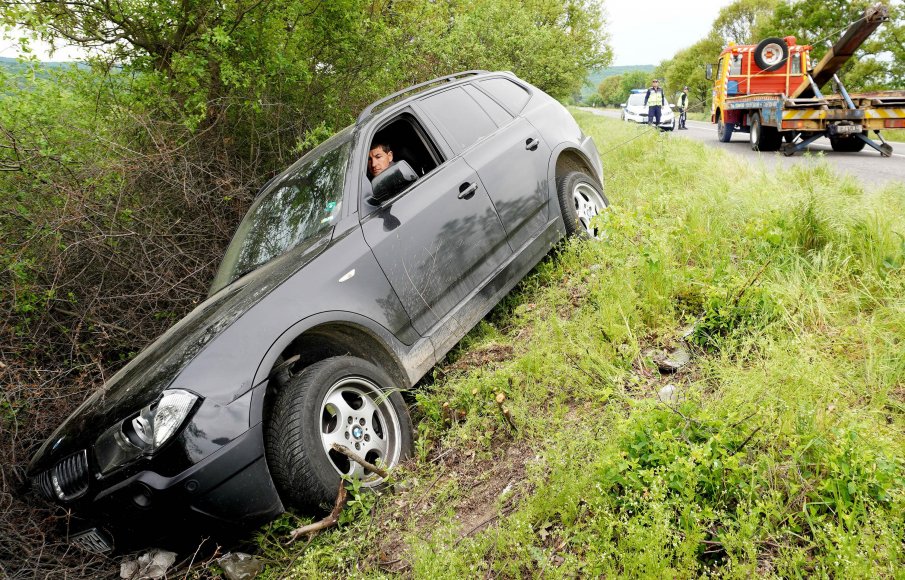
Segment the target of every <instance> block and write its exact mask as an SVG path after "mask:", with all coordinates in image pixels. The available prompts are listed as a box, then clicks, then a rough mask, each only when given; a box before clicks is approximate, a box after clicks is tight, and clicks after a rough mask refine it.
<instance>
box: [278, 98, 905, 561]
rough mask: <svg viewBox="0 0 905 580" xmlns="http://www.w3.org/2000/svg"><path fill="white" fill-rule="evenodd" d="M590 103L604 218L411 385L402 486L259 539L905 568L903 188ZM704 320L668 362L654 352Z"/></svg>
mask: <svg viewBox="0 0 905 580" xmlns="http://www.w3.org/2000/svg"><path fill="white" fill-rule="evenodd" d="M576 117H577V118H578V119H579V121H580V123H581V124H582V125H583V127H584V129H585V131H586V132H587V133H589V134H591V135H592V136H593V137H594V139H595V141H596V142H597V144H598V147H599V149H600V151H601V152H602V154H603V160H604V165H605V168H606V178H607V184H606V191H607V195H608V196H609V198H610V200H611V202H612V203H613V206H612V211H611V212H609V214H608V215H607V216H606V219H605V220H604V221H603V224H602V225H603V227H604V228H605V236H604V239H603V240H601V241H593V242H584V243H571V244H569V245H568V246H567V247H566V248H564V249H563V251H562V252H560V253H559V254H558V255H557V256H556V257H553V258H551V259H548V260H546V261H544V262H543V263H542V264H541V265H539V266H538V268H537V269H536V270H535V271H534V272H533V273H532V274H531V275H529V276H528V277H527V278H526V279H525V281H524V282H523V283H522V284H521V286H520V287H519V288H518V290H517V291H516V292H515V293H513V294H512V295H510V297H509V298H507V299H506V300H505V301H504V303H502V304H501V305H500V306H498V307H497V308H496V310H494V312H493V313H492V314H491V315H490V316H489V317H488V318H487V319H486V320H485V321H483V322H482V323H481V324H480V325H479V326H478V327H477V328H476V329H475V330H473V331H472V332H471V333H470V334H469V335H468V337H467V338H466V339H465V340H464V341H463V342H462V343H461V345H460V346H459V348H458V349H457V350H456V351H455V352H454V353H453V354H452V355H451V356H450V357H449V359H448V360H447V361H446V363H445V364H444V365H443V366H441V367H439V368H440V370H438V371H437V372H436V373H435V374H436V377H437V378H436V380H435V381H434V383H433V384H432V385H429V386H426V387H425V388H423V389H422V390H420V391H419V392H418V393H417V394H416V395H415V398H416V402H415V404H414V406H413V414H414V416H415V420H416V424H417V426H418V431H419V437H418V444H417V458H416V461H414V462H413V463H412V464H411V465H410V466H409V467H408V468H407V469H406V470H404V472H402V471H400V472H399V473H398V474H397V477H398V480H399V485H398V486H397V491H396V493H395V494H393V495H384V496H382V497H380V498H379V499H375V498H374V497H373V496H370V495H357V496H356V499H355V500H354V501H353V503H352V504H351V505H350V506H349V507H347V508H346V511H345V514H344V520H345V523H344V524H343V525H341V527H340V528H338V529H335V530H332V531H329V532H326V533H324V534H322V535H320V536H318V537H315V538H314V539H313V541H312V542H311V543H310V544H308V545H307V546H306V545H304V542H299V543H298V544H296V545H293V546H290V547H288V548H287V547H284V546H281V545H280V544H279V543H278V542H280V541H282V540H284V539H285V534H286V532H287V530H288V529H290V527H292V526H294V525H296V524H297V523H298V522H296V521H292V520H291V518H288V517H287V518H285V519H284V520H282V521H281V522H279V523H278V524H276V525H274V526H272V527H271V528H270V529H269V530H268V532H267V533H265V534H263V535H262V537H261V538H260V543H261V545H262V546H264V547H265V553H266V555H267V556H269V557H271V558H273V560H272V561H271V562H270V564H269V566H268V572H267V574H269V577H273V578H276V577H283V576H286V575H295V576H298V577H309V576H316V575H322V576H324V577H327V576H329V577H337V576H340V575H345V574H354V575H364V576H380V575H383V574H387V573H393V572H402V573H404V574H405V575H411V576H415V577H431V578H475V577H481V576H485V575H488V576H490V575H492V576H494V577H497V576H501V577H525V576H541V575H544V576H552V577H575V576H580V577H587V576H597V575H603V576H606V577H609V576H613V575H625V576H637V577H670V578H691V577H698V576H700V575H703V574H706V573H716V574H719V575H725V576H729V577H738V578H747V577H751V576H752V575H762V576H782V577H801V576H811V575H814V576H818V577H825V576H835V577H839V578H859V577H860V578H878V577H880V578H882V577H896V576H897V575H900V574H901V571H902V569H903V565H905V562H903V554H902V551H903V545H902V538H903V537H905V491H903V487H905V486H903V483H905V432H903V428H905V414H903V411H905V354H903V353H905V349H903V340H905V239H903V237H902V235H903V233H905V219H903V217H902V216H905V186H897V187H889V188H887V189H885V190H883V191H870V192H866V191H864V190H862V188H861V186H860V185H859V184H858V183H856V182H855V181H853V180H852V179H850V178H840V177H837V176H835V175H833V173H832V171H831V169H830V168H829V166H827V165H825V164H823V163H821V162H818V164H817V167H816V168H811V169H808V168H803V167H801V166H795V167H792V168H791V169H790V170H789V171H785V172H781V173H780V174H778V175H765V174H763V173H760V172H759V171H758V170H756V169H754V168H751V167H749V166H747V165H745V164H741V163H739V162H738V161H737V160H735V159H733V158H731V157H730V156H729V155H728V154H726V153H725V152H722V151H719V150H714V149H712V148H707V147H705V146H704V145H702V144H699V143H696V142H692V141H686V140H682V141H681V142H680V141H677V140H676V139H675V138H673V137H672V136H670V135H660V136H657V135H655V134H650V133H649V134H644V135H642V136H641V137H639V138H637V139H635V140H633V141H630V142H629V143H627V144H625V146H623V147H619V148H615V147H616V146H617V145H618V144H619V143H622V142H624V141H627V140H629V139H631V138H632V137H634V136H637V135H639V134H640V133H641V131H642V129H641V128H639V127H635V126H632V125H626V124H623V123H620V122H619V121H617V120H611V119H606V118H601V117H594V116H591V115H587V114H584V113H581V112H576ZM692 323H695V326H694V332H693V333H692V334H691V335H690V336H689V338H688V340H689V342H690V344H691V348H692V352H693V357H692V361H691V363H690V364H689V365H688V366H687V367H685V368H683V369H682V370H680V371H679V372H678V373H677V374H675V375H662V374H661V373H660V372H658V370H657V367H656V365H655V364H653V362H652V360H651V358H652V353H651V351H650V349H660V348H667V347H671V346H675V345H677V344H679V343H680V341H681V339H680V338H679V335H680V330H681V329H682V328H684V327H687V326H688V325H690V324H692ZM667 383H672V384H674V385H677V386H678V389H679V393H680V398H679V401H678V402H677V403H675V404H673V405H668V404H665V403H663V402H659V401H658V399H657V392H658V391H659V389H661V388H662V387H664V385H666V384H667ZM500 392H503V393H505V394H506V396H507V400H506V403H505V405H506V406H507V407H508V408H509V409H511V414H512V417H513V421H514V423H515V425H516V427H517V431H515V430H513V429H511V428H510V427H509V426H507V423H506V421H505V419H504V417H503V416H502V414H501V413H500V410H499V408H498V407H497V404H496V402H495V400H494V397H495V396H496V394H497V393H500ZM444 403H449V405H450V407H451V408H452V409H455V410H457V411H458V410H461V411H462V412H464V418H462V419H457V420H456V421H455V422H450V421H447V420H445V416H446V415H448V413H445V412H444V409H443V405H444Z"/></svg>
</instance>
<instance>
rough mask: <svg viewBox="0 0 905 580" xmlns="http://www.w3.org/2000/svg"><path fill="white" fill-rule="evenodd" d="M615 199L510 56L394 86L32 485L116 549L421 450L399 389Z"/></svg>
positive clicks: (245, 226) (185, 530)
mask: <svg viewBox="0 0 905 580" xmlns="http://www.w3.org/2000/svg"><path fill="white" fill-rule="evenodd" d="M378 157H382V159H383V165H384V167H380V168H379V169H381V171H378V167H377V165H378V164H377V163H376V162H375V161H374V159H375V158H378ZM387 158H389V159H387ZM606 207H607V200H606V197H605V196H604V193H603V174H602V167H601V161H600V157H599V155H598V152H597V149H596V146H595V144H594V142H593V140H592V139H591V138H590V137H589V136H587V135H585V134H583V132H582V131H581V129H580V128H579V126H578V124H577V123H576V122H575V120H574V119H573V118H572V116H571V114H570V113H569V112H568V111H567V110H566V109H565V108H564V107H563V106H562V105H561V104H560V103H559V102H557V101H556V100H555V99H553V98H551V97H550V96H549V95H547V94H546V93H544V92H543V91H541V90H540V89H538V88H536V87H534V86H532V85H530V84H529V83H527V82H525V81H523V80H521V79H519V78H517V77H516V76H514V75H512V74H511V73H505V72H487V71H467V72H463V73H459V74H455V75H450V76H447V77H443V78H439V79H434V80H432V81H428V82H426V83H422V84H419V85H415V86H413V87H409V88H408V89H405V90H403V91H400V92H398V93H395V94H393V95H389V96H388V97H386V98H384V99H381V100H380V101H377V102H375V103H373V104H371V105H370V106H368V107H367V108H366V109H365V110H364V111H363V112H362V113H361V115H360V116H359V117H358V119H357V121H356V122H355V124H353V125H351V126H349V127H347V128H345V129H343V130H342V131H339V132H338V133H337V134H335V135H334V136H332V137H331V138H329V139H328V140H326V141H325V142H324V143H322V144H320V145H319V146H318V147H316V148H315V149H313V150H312V151H310V152H309V153H307V154H306V155H305V156H304V157H302V158H301V159H299V160H298V161H297V162H296V163H295V164H293V165H292V166H291V167H289V168H288V169H286V170H285V171H283V172H282V173H280V174H279V175H277V176H276V177H275V178H274V179H272V180H271V181H270V182H269V183H268V184H267V185H265V186H264V187H263V189H262V190H261V191H260V192H259V194H258V195H257V197H256V199H255V200H254V202H253V203H252V205H251V207H250V208H249V210H248V213H247V214H246V216H245V217H244V219H243V221H242V222H241V223H240V225H239V226H238V229H237V231H236V233H235V236H234V238H233V239H232V241H231V243H230V245H229V247H228V249H227V251H226V254H225V257H224V258H223V261H222V264H221V266H220V268H219V271H218V272H217V274H216V277H215V279H214V281H213V284H212V286H211V288H210V293H209V296H208V298H207V299H206V300H205V301H204V302H203V303H202V304H200V305H199V306H198V307H197V308H195V309H194V310H193V311H192V312H191V313H190V314H188V315H187V316H186V317H185V318H184V319H182V320H181V321H179V322H178V323H177V324H176V325H174V326H173V327H172V328H170V329H169V330H168V331H167V332H166V333H164V334H163V335H162V336H160V337H159V338H158V339H157V340H156V341H154V342H153V343H152V344H150V345H149V346H147V347H146V348H145V349H144V350H143V351H142V352H141V353H139V354H138V355H137V356H136V357H135V358H134V359H133V360H132V361H131V362H129V364H127V365H126V366H125V367H124V368H122V369H121V370H120V371H119V372H117V373H116V374H115V375H114V376H113V377H111V378H110V379H109V380H108V381H107V382H106V384H104V385H103V386H102V387H101V388H99V389H98V390H97V391H96V392H95V393H93V394H92V395H91V396H90V397H89V398H88V399H87V400H86V401H85V402H84V403H83V404H82V405H81V406H79V407H78V408H77V409H76V410H75V411H74V412H73V413H72V414H71V416H70V417H69V418H68V419H66V420H65V422H63V423H62V424H61V425H60V426H59V428H58V429H56V431H55V432H54V433H53V434H52V435H51V436H50V437H49V438H48V439H47V440H46V442H44V443H43V445H42V446H41V447H40V449H39V450H38V451H37V452H36V453H35V455H34V456H33V459H32V461H31V463H30V465H29V469H28V473H29V476H30V481H31V482H32V486H33V489H34V490H36V492H37V493H38V494H39V495H40V496H43V497H44V498H46V499H47V500H50V501H52V502H55V503H57V504H59V505H61V506H64V507H65V508H66V509H67V510H69V511H70V512H71V513H72V514H73V520H72V522H71V526H70V528H69V530H68V534H69V540H70V541H71V542H72V543H74V544H76V545H78V546H80V547H82V548H85V549H87V550H91V551H97V552H107V551H111V550H124V549H128V548H134V547H141V546H147V545H151V544H154V543H156V545H172V544H174V543H175V542H177V541H178V540H179V539H180V538H182V537H185V538H187V539H189V540H190V539H192V538H195V539H197V538H198V537H199V535H200V534H206V533H214V534H223V533H224V531H226V530H248V529H250V528H252V527H254V526H258V525H261V524H263V523H266V522H268V521H270V520H272V519H273V518H275V517H277V516H278V515H280V514H281V513H283V512H284V511H285V510H287V509H289V508H297V509H303V510H304V509H310V508H311V507H312V506H318V505H321V506H322V505H324V504H325V503H327V502H332V501H333V498H335V496H336V494H337V489H338V487H339V485H340V481H341V478H342V477H343V476H349V477H357V478H360V479H361V480H362V484H363V485H364V486H365V487H376V486H380V485H381V484H382V482H383V479H382V478H381V477H380V476H379V475H376V474H374V473H371V472H366V471H365V469H364V468H363V467H361V464H360V463H359V462H357V461H356V460H354V458H352V459H350V457H351V455H355V456H357V457H359V458H363V459H365V460H367V461H368V462H370V463H373V464H382V465H383V466H385V467H387V468H390V469H391V468H393V467H394V466H395V465H397V464H398V463H399V462H401V461H402V460H404V459H405V458H406V457H408V456H409V455H410V454H411V453H412V450H413V428H412V422H411V419H410V416H409V412H408V409H407V407H406V403H405V401H404V400H403V397H402V395H401V391H403V390H405V389H409V388H411V387H412V386H413V385H415V383H417V382H418V381H419V379H421V377H422V376H424V375H425V374H426V373H427V372H428V371H429V370H430V369H431V367H432V366H433V365H434V364H435V363H436V362H437V361H438V360H440V359H442V358H443V357H444V355H445V354H446V353H447V352H448V351H449V350H450V349H451V348H452V347H453V346H454V345H455V344H456V343H457V342H458V341H459V340H460V339H461V338H462V337H463V336H464V334H465V333H466V332H468V331H469V330H470V329H471V328H472V327H473V326H474V325H475V324H476V323H477V322H478V321H479V320H480V319H481V318H482V317H483V316H485V315H486V314H487V313H488V312H489V311H490V310H491V309H492V308H493V307H494V306H495V305H496V304H497V303H498V302H499V301H500V300H501V299H502V298H503V297H504V296H505V295H506V294H507V293H508V292H509V291H510V290H511V289H512V288H513V287H514V286H515V285H516V284H517V283H518V282H519V281H520V280H521V279H522V278H523V277H524V276H525V275H526V274H527V273H528V272H529V271H530V270H531V269H532V268H533V267H534V266H535V265H536V264H537V263H538V262H539V261H540V260H541V259H542V258H543V257H544V256H545V255H546V254H547V253H548V251H549V250H550V249H551V248H552V247H553V245H554V244H555V243H556V242H557V241H558V240H560V239H561V238H563V237H564V236H566V235H584V236H593V235H595V233H596V232H595V229H594V228H595V225H594V223H592V218H593V217H594V216H595V215H596V214H597V213H599V212H601V211H602V210H604V209H605V208H606ZM350 454H351V455H350Z"/></svg>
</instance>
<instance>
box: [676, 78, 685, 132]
mask: <svg viewBox="0 0 905 580" xmlns="http://www.w3.org/2000/svg"><path fill="white" fill-rule="evenodd" d="M676 105H677V106H678V107H679V129H688V127H686V126H685V119H686V118H687V116H688V87H685V88H683V89H682V94H681V95H679V102H678V103H676Z"/></svg>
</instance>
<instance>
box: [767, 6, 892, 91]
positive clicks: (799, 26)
mask: <svg viewBox="0 0 905 580" xmlns="http://www.w3.org/2000/svg"><path fill="white" fill-rule="evenodd" d="M873 4H875V2H873V1H871V0H854V1H848V0H799V1H797V2H789V1H788V0H786V1H784V2H781V3H780V4H779V5H778V6H777V8H776V11H775V13H774V16H773V18H771V19H770V21H769V22H767V23H766V25H765V27H764V34H765V35H770V36H788V35H792V36H795V37H796V39H797V42H798V43H799V44H809V45H811V46H812V47H813V50H812V51H811V60H812V62H813V63H814V64H816V63H817V62H819V60H820V58H822V57H823V55H824V54H825V53H826V51H827V48H828V47H829V46H830V45H832V43H834V42H836V41H837V40H839V38H841V37H842V34H843V33H844V32H845V30H846V29H847V28H848V27H849V25H850V24H852V23H854V22H855V21H857V20H858V19H860V18H861V17H862V16H863V15H864V10H865V9H866V8H867V7H869V6H871V5H873ZM889 15H890V20H889V22H886V23H884V24H882V25H881V26H880V28H879V29H878V30H877V31H876V32H874V34H873V35H872V36H871V37H869V38H868V40H867V41H866V42H865V43H864V44H863V45H862V46H861V48H860V49H859V50H858V51H857V52H856V54H855V57H854V58H852V59H850V60H849V62H848V63H846V64H845V66H844V67H843V68H842V70H841V71H840V73H839V76H840V78H842V79H843V81H844V82H845V83H846V87H847V88H848V89H849V90H869V89H896V88H905V72H903V71H905V46H903V41H905V8H903V6H902V4H901V2H898V3H896V4H893V5H890V6H889Z"/></svg>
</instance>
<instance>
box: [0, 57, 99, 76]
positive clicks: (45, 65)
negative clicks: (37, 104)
mask: <svg viewBox="0 0 905 580" xmlns="http://www.w3.org/2000/svg"><path fill="white" fill-rule="evenodd" d="M39 64H40V67H41V68H42V69H44V70H46V71H50V70H53V69H61V68H68V67H70V66H72V65H73V64H75V63H74V62H57V61H48V62H41V63H39ZM31 66H32V65H31V64H29V63H22V62H19V61H18V60H17V59H15V58H7V57H5V56H0V69H2V70H4V71H6V72H8V73H10V74H16V73H21V72H24V71H27V70H28V69H29V68H31ZM80 66H83V65H80Z"/></svg>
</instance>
